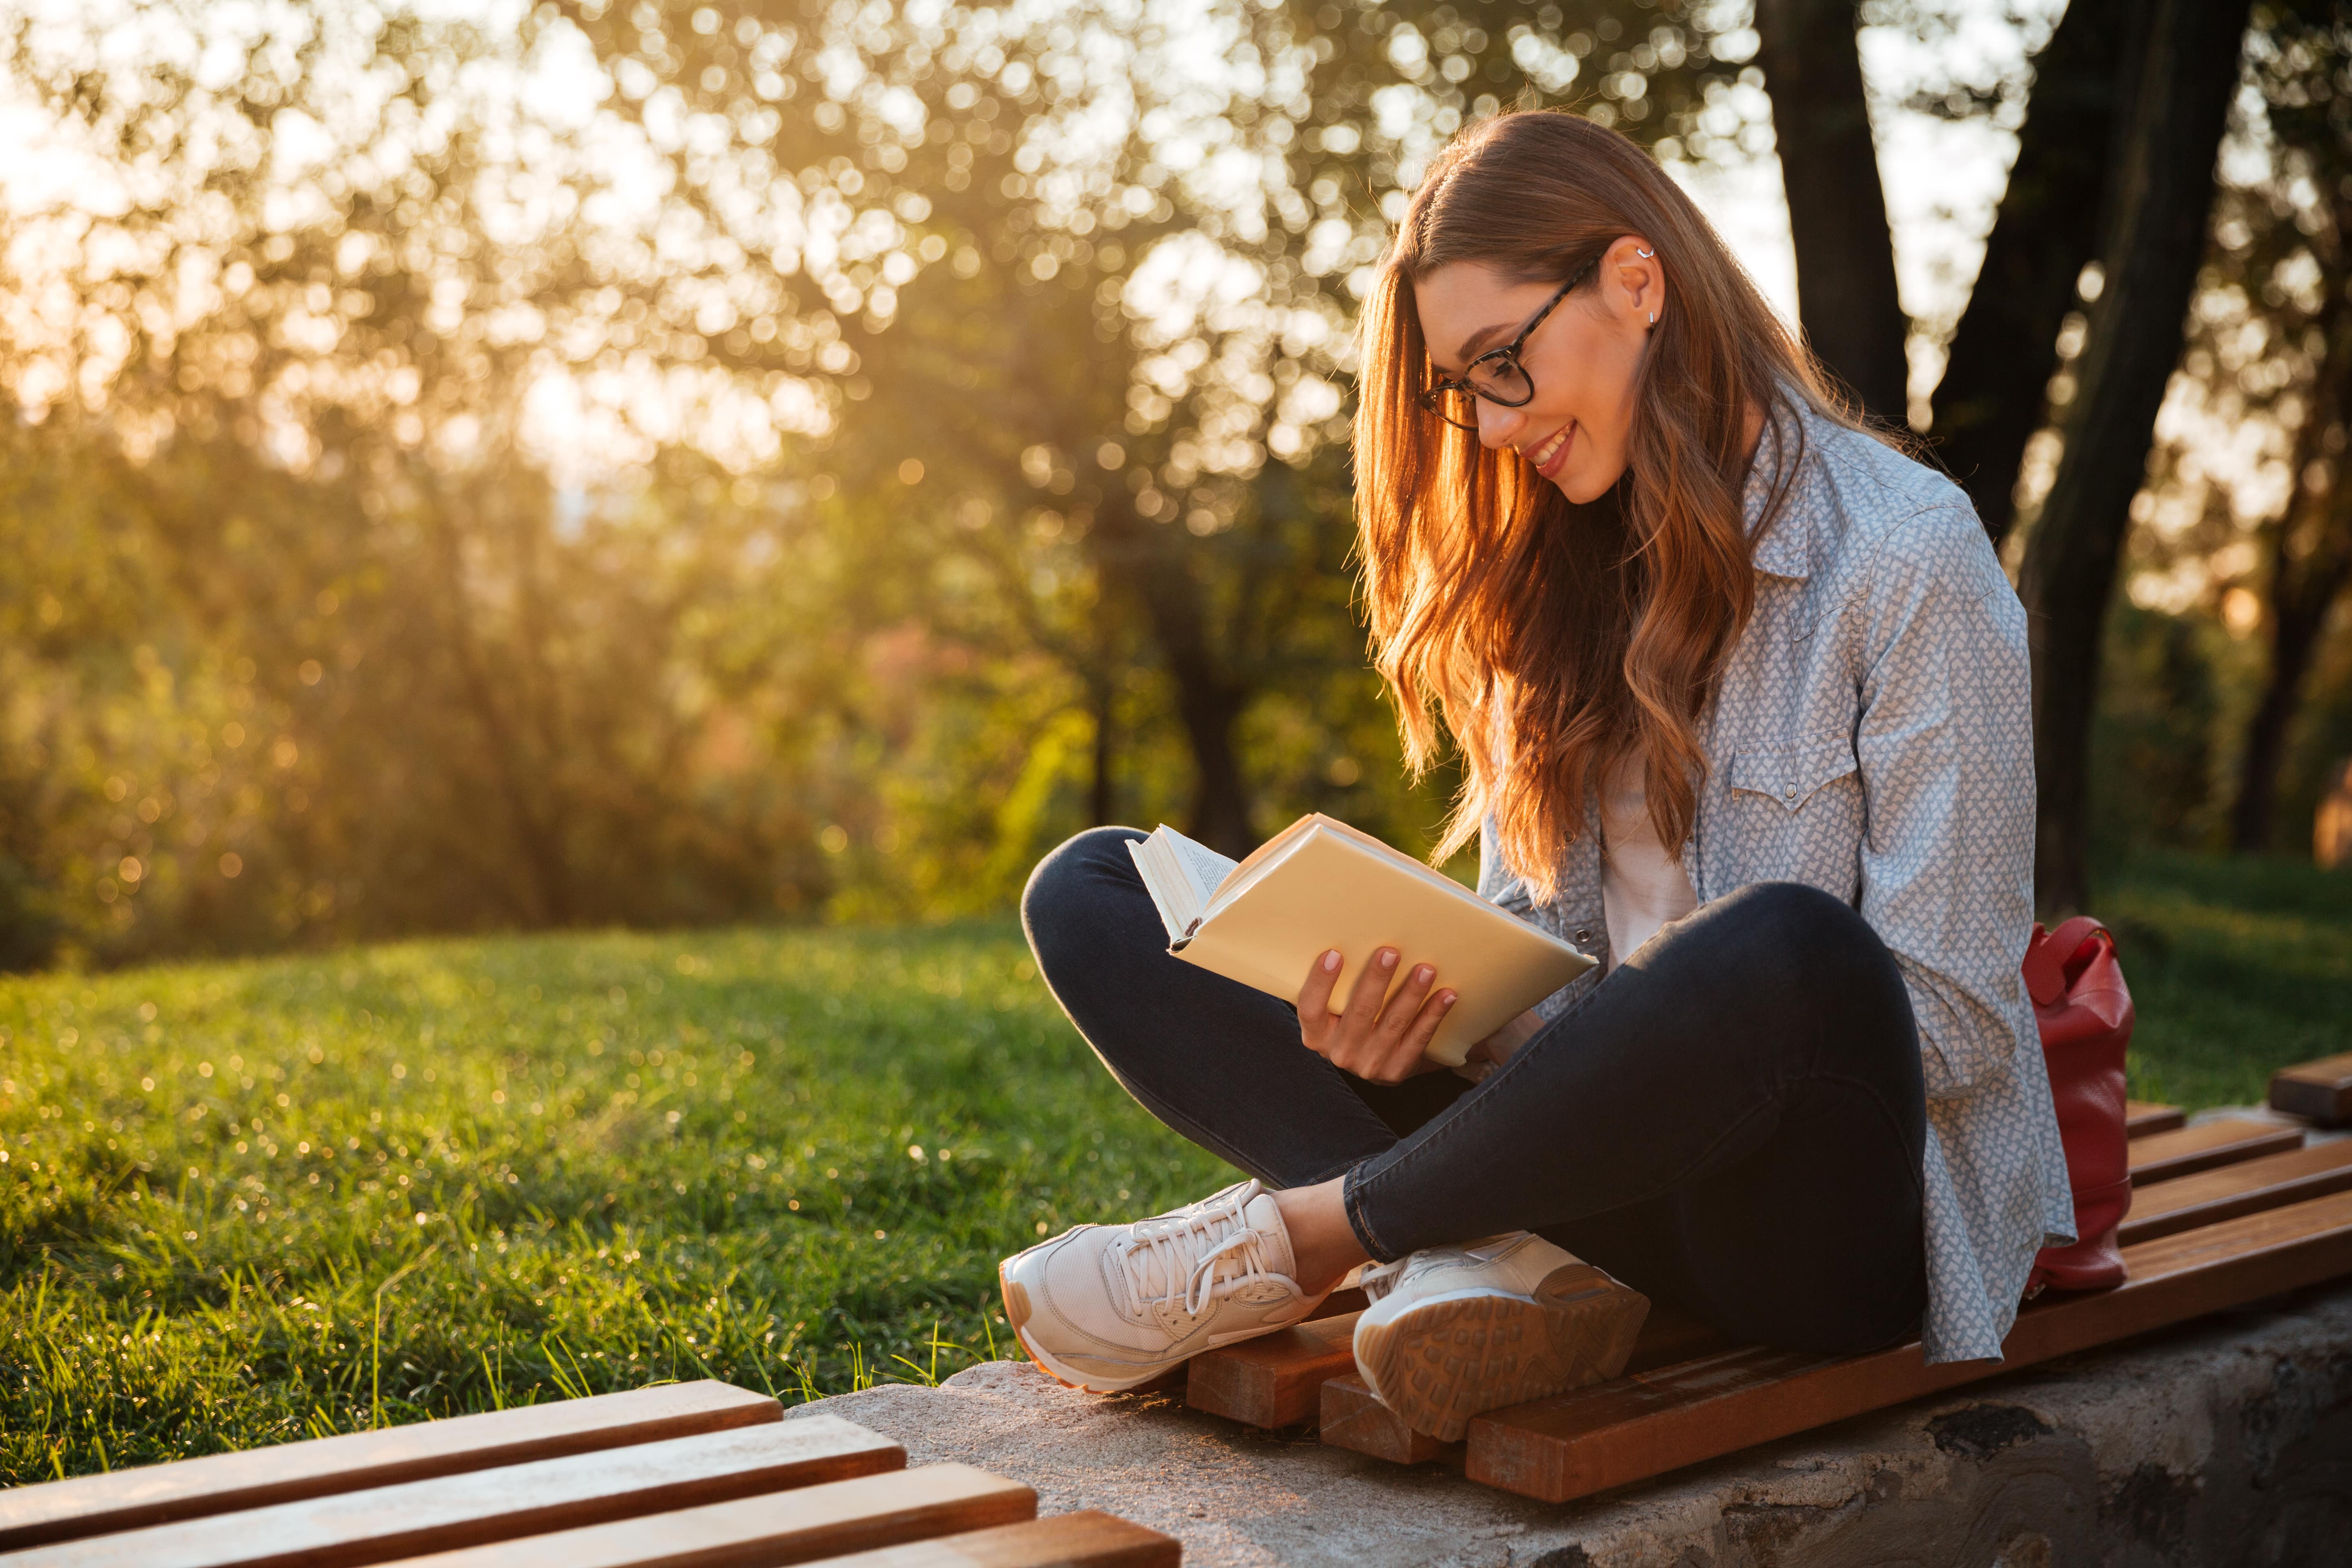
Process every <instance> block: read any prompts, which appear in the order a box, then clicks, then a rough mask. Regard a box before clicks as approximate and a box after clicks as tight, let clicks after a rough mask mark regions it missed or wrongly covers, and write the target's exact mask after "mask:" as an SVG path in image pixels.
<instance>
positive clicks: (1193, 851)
mask: <svg viewBox="0 0 2352 1568" xmlns="http://www.w3.org/2000/svg"><path fill="white" fill-rule="evenodd" d="M1128 851H1129V853H1130V854H1132V855H1133V856H1134V857H1135V866H1136V869H1137V870H1139V871H1140V872H1142V873H1143V885H1144V886H1145V887H1146V888H1147V889H1150V892H1151V901H1152V902H1153V903H1154V904H1156V905H1158V906H1159V908H1160V922H1161V923H1162V924H1164V925H1165V926H1167V928H1168V951H1169V952H1172V953H1174V954H1175V955H1176V956H1177V957H1179V958H1181V959H1183V960H1184V961H1185V962H1186V963H1197V964H1199V965H1200V966H1201V967H1202V968H1203V969H1207V970H1213V971H1214V972H1215V973H1219V974H1222V975H1224V976H1226V977H1227V978H1228V979H1233V980H1238V981H1240V982H1241V983H1242V984H1244V985H1254V986H1255V987H1257V988H1258V989H1259V990H1260V991H1265V992H1269V993H1271V994H1274V995H1276V996H1279V997H1281V998H1282V999H1283V1000H1284V1001H1286V1002H1289V1001H1294V1000H1296V999H1297V995H1298V992H1299V988H1300V987H1301V986H1303V985H1304V984H1306V981H1307V971H1308V970H1309V969H1310V968H1311V967H1312V966H1313V965H1314V963H1315V962H1316V960H1318V958H1320V957H1321V956H1322V955H1323V954H1324V953H1325V952H1328V951H1330V950H1331V949H1333V948H1335V947H1336V948H1338V949H1339V953H1340V956H1341V957H1342V958H1343V959H1344V960H1345V963H1344V965H1343V967H1342V968H1341V969H1340V971H1339V980H1338V982H1337V983H1336V984H1334V985H1333V986H1332V988H1331V1000H1332V1007H1333V1010H1334V1011H1337V1010H1339V1008H1340V1007H1341V1006H1343V1005H1345V1004H1346V1002H1347V999H1348V994H1349V991H1350V990H1351V989H1352V988H1353V987H1354V985H1355V983H1356V976H1357V974H1358V973H1360V970H1361V966H1362V965H1363V964H1364V963H1368V962H1370V958H1371V955H1372V953H1373V952H1375V951H1376V950H1378V949H1380V948H1382V947H1393V948H1395V949H1396V950H1397V953H1398V957H1399V960H1400V962H1399V963H1398V964H1397V978H1396V980H1395V981H1394V982H1392V983H1391V988H1393V986H1394V985H1396V984H1402V983H1403V981H1404V977H1405V976H1406V975H1407V974H1408V973H1411V971H1412V966H1413V965H1415V964H1420V963H1427V964H1431V965H1433V966H1434V967H1435V968H1436V970H1437V984H1436V986H1435V987H1433V990H1442V989H1448V988H1450V989H1451V990H1453V991H1454V994H1455V995H1456V997H1457V1000H1456V1001H1455V1002H1454V1010H1453V1011H1452V1012H1451V1013H1448V1014H1447V1015H1446V1016H1445V1021H1444V1023H1442V1024H1440V1025H1439V1026H1437V1034H1436V1037H1434V1038H1433V1039H1432V1040H1431V1041H1430V1043H1429V1047H1428V1050H1427V1052H1426V1054H1427V1055H1428V1057H1429V1058H1431V1059H1432V1060H1433V1061H1440V1062H1444V1063H1445V1064H1446V1065H1447V1066H1449V1067H1459V1066H1461V1065H1462V1062H1463V1059H1464V1058H1465V1056H1466V1055H1467V1053H1468V1052H1469V1049H1470V1047H1472V1046H1473V1045H1475V1044H1476V1043H1477V1042H1478V1041H1479V1040H1482V1039H1484V1038H1485V1037H1486V1036H1488V1035H1490V1034H1492V1033H1494V1031H1495V1030H1496V1029H1497V1028H1499V1027H1500V1026H1503V1025H1504V1024H1507V1023H1508V1022H1509V1021H1510V1020H1511V1019H1513V1018H1516V1017H1517V1016H1519V1015H1520V1014H1521V1013H1524V1012H1526V1011H1527V1010H1528V1008H1530V1007H1532V1006H1534V1005H1536V1004H1537V1003H1538V1002H1540V1001H1542V1000H1543V999H1544V998H1545V997H1547V996H1549V995H1550V994H1552V993H1553V992H1555V991H1557V990H1559V988H1560V987H1561V986H1563V985H1565V984H1568V983H1569V982H1570V981H1571V980H1573V979H1575V978H1576V977H1577V976H1578V975H1579V974H1581V973H1584V971H1586V970H1587V969H1590V968H1591V966H1592V960H1591V959H1590V958H1588V957H1586V956H1585V955H1584V954H1583V953H1581V952H1577V950H1576V949H1574V948H1572V947H1570V946H1569V945H1568V943H1566V942H1561V941H1560V940H1559V938H1557V937H1555V936H1552V935H1551V934H1550V933H1549V932H1548V931H1539V930H1538V929H1537V928H1536V927H1534V926H1531V925H1529V924H1528V923H1527V922H1526V921H1521V920H1517V919H1514V918H1513V917H1512V916H1510V915H1508V914H1506V913H1504V912H1503V911H1502V910H1498V909H1496V907H1495V906H1494V905H1492V904H1490V903H1488V902H1487V901H1486V900H1484V899H1482V898H1480V897H1479V896H1478V895H1477V894H1475V893H1474V892H1472V891H1471V890H1470V889H1467V888H1465V887H1464V886H1463V885H1462V884H1461V883H1459V882H1457V881H1455V880H1454V879H1453V878H1451V877H1448V876H1447V875H1445V874H1444V872H1443V871H1439V870H1436V869H1434V868H1431V867H1428V866H1424V865H1423V864H1422V863H1421V862H1420V861H1418V860H1416V859H1414V858H1412V857H1411V856H1410V855H1405V854H1402V853H1400V852H1399V851H1397V850H1394V849H1391V848H1390V847H1388V846H1387V845H1385V844H1383V843H1381V841H1380V840H1379V839H1377V838H1374V837H1371V836H1370V834H1367V833H1360V832H1358V831H1357V830H1356V829H1354V828H1352V827H1350V826H1348V825H1347V824H1346V823H1344V822H1339V821H1335V820H1334V819H1332V818H1330V817H1328V816H1323V815H1322V814H1321V813H1319V812H1318V813H1316V814H1314V815H1312V816H1302V817H1300V818H1299V819H1298V820H1297V821H1296V822H1294V823H1292V824H1291V825H1290V826H1288V827H1286V828H1284V829H1283V830H1282V831H1281V832H1280V833H1277V834H1276V835H1275V836H1274V837H1272V838H1269V839H1267V840H1266V841H1265V843H1264V844H1263V845H1260V846H1259V847H1258V848H1257V850H1256V851H1255V853H1254V854H1252V855H1251V856H1250V858H1248V859H1246V860H1243V861H1240V862H1238V863H1236V862H1234V861H1232V860H1228V859H1227V858H1224V857H1223V855H1220V854H1218V853H1217V852H1216V851H1215V850H1213V849H1211V848H1208V847H1205V846H1203V845H1200V844H1195V843H1194V842H1193V841H1192V840H1191V839H1189V838H1187V837H1184V836H1183V835H1182V834H1181V833H1179V832H1177V831H1176V830H1175V829H1174V828H1172V827H1169V826H1164V825H1163V826H1161V827H1160V830H1159V831H1158V832H1156V833H1154V834H1152V835H1151V836H1150V837H1149V838H1145V839H1142V840H1140V841H1131V842H1129V845H1128Z"/></svg>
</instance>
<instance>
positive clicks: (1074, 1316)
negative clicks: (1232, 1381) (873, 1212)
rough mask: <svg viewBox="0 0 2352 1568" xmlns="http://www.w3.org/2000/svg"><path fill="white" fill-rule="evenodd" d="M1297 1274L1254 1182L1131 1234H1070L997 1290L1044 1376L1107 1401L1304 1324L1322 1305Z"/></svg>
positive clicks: (1006, 1269)
mask: <svg viewBox="0 0 2352 1568" xmlns="http://www.w3.org/2000/svg"><path fill="white" fill-rule="evenodd" d="M1292 1267H1293V1262H1292V1258H1291V1251H1290V1233H1289V1232H1288V1231H1287V1230H1286V1229H1285V1228H1284V1226H1283V1223H1282V1211H1281V1210H1280V1209H1279V1208H1277V1207H1276V1206H1275V1202H1274V1198H1273V1195H1272V1194H1269V1193H1267V1192H1266V1191H1265V1188H1263V1187H1262V1186H1260V1185H1259V1184H1257V1183H1256V1182H1254V1181H1251V1182H1241V1183H1238V1184H1235V1185H1233V1186H1230V1187H1227V1188H1226V1189H1225V1190H1224V1191H1223V1192H1221V1193H1218V1194H1215V1195H1213V1196H1212V1197H1206V1198H1203V1199H1202V1200H1201V1201H1200V1202H1199V1203H1197V1204H1193V1205H1190V1206H1189V1207H1186V1208H1181V1209H1178V1210H1176V1211H1175V1212H1174V1213H1172V1214H1164V1215H1154V1216H1152V1217H1151V1218H1150V1219H1139V1220H1137V1221H1135V1222H1134V1223H1133V1224H1131V1225H1082V1226H1076V1228H1075V1229H1071V1230H1066V1231H1064V1232H1063V1233H1062V1234H1061V1235H1059V1236H1057V1237H1054V1238H1053V1239H1052V1240H1050V1241H1041V1242H1039V1243H1038V1244H1037V1245H1036V1246H1034V1247H1031V1248H1029V1249H1028V1250H1027V1251H1026V1252H1016V1253H1014V1254H1013V1256H1012V1257H1010V1258H1006V1259H1005V1260H1004V1261H1003V1262H1002V1263H1000V1264H998V1265H997V1266H996V1279H997V1284H998V1286H999V1287H1000V1288H1001V1289H1003V1293H1004V1315H1005V1317H1006V1319H1007V1320H1009V1321H1011V1322H1012V1324H1013V1332H1014V1333H1016V1334H1018V1335H1020V1337H1021V1343H1022V1344H1023V1346H1024V1348H1026V1349H1027V1351H1028V1352H1029V1354H1030V1355H1031V1357H1032V1358H1034V1360H1035V1361H1036V1363H1037V1364H1038V1365H1039V1366H1041V1367H1044V1368H1045V1370H1046V1371H1047V1372H1049V1373H1053V1375H1054V1376H1055V1378H1057V1379H1059V1380H1060V1381H1062V1382H1063V1383H1066V1384H1070V1385H1071V1386H1073V1387H1076V1388H1087V1389H1092V1390H1094V1391H1095V1392H1096V1393H1097V1394H1112V1393H1116V1392H1118V1390H1120V1389H1125V1388H1133V1387H1136V1386H1137V1385H1138V1384H1145V1383H1149V1382H1150V1381H1151V1380H1152V1379H1153V1378H1155V1377H1158V1376H1159V1375H1160V1373H1163V1372H1166V1371H1167V1370H1168V1369H1169V1368H1171V1367H1172V1366H1174V1365H1175V1364H1176V1363H1179V1362H1181V1361H1184V1360H1186V1359H1188V1358H1189V1357H1192V1356H1196V1355H1198V1354H1200V1353H1201V1352H1202V1351H1205V1350H1214V1349H1215V1348H1216V1347H1217V1346H1219V1345H1229V1344H1232V1343H1234V1342H1235V1341H1237V1340H1246V1339H1255V1337H1256V1336H1258V1335H1259V1334H1270V1333H1272V1332H1274V1331H1275V1330H1276V1329H1285V1328H1288V1327H1289V1326H1290V1325H1291V1324H1293V1323H1296V1322H1297V1321H1300V1320H1301V1319H1303V1318H1305V1317H1306V1316H1307V1313H1309V1312H1311V1311H1313V1310H1315V1308H1316V1306H1317V1304H1318V1303H1319V1302H1320V1301H1321V1300H1323V1295H1320V1294H1318V1295H1314V1296H1309V1295H1307V1293H1306V1292H1305V1291H1304V1290H1301V1289H1299V1288H1298V1282H1297V1280H1295V1279H1292V1278H1291V1277H1290V1270H1291V1268H1292ZM1324 1294H1328V1292H1325V1293H1324Z"/></svg>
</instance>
